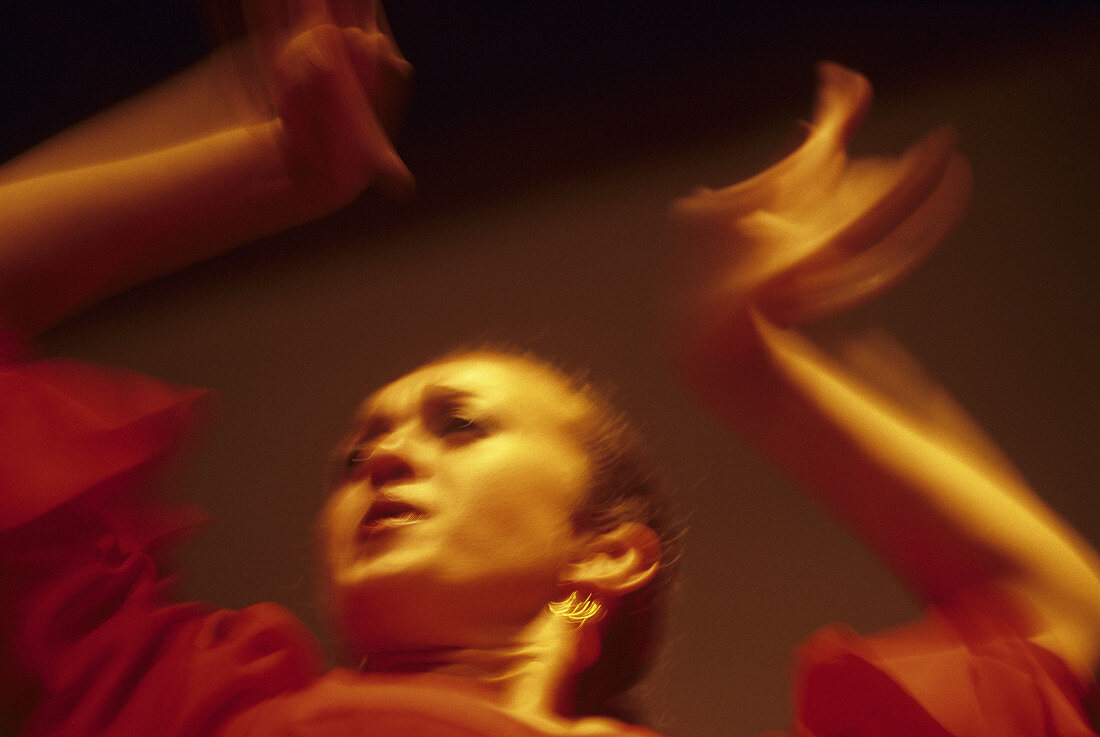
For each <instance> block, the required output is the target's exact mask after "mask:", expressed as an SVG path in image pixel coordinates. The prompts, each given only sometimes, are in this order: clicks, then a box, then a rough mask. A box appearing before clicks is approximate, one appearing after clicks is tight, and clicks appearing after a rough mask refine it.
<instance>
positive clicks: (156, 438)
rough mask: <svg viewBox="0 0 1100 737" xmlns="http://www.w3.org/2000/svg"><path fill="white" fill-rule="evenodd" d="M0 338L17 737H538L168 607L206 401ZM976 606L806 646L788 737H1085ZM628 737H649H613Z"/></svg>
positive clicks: (1030, 661)
mask: <svg viewBox="0 0 1100 737" xmlns="http://www.w3.org/2000/svg"><path fill="white" fill-rule="evenodd" d="M20 353H21V349H20V348H19V347H18V344H16V343H15V342H14V341H12V340H10V339H5V338H4V337H3V336H2V335H0V362H2V364H3V368H2V369H0V499H2V506H0V530H2V532H0V580H2V581H3V585H2V590H0V629H2V631H3V632H2V634H3V643H4V646H3V647H4V649H3V650H0V678H2V685H3V688H2V689H0V691H2V695H0V700H2V701H3V702H4V703H3V705H4V706H5V707H6V709H7V711H8V712H9V713H12V714H16V715H17V717H18V718H22V717H24V716H25V717H26V721H25V726H24V734H25V735H51V736H54V735H64V736H66V737H68V736H70V735H71V736H72V737H76V736H78V735H80V736H91V735H95V736H97V737H98V736H103V735H119V736H125V737H130V736H135V737H136V736H139V735H140V736H141V737H146V736H148V735H157V736H158V737H184V736H187V737H199V736H200V735H211V736H213V735H217V736H218V737H244V736H245V735H255V736H257V737H306V736H307V735H308V736H310V737H322V736H323V737H353V736H354V737H398V736H400V737H419V736H425V737H426V736H429V735H430V736H431V737H460V736H461V737H505V736H508V737H513V736H514V737H542V736H543V735H544V733H543V732H542V731H540V730H538V729H536V728H534V727H531V726H528V725H526V724H524V723H521V722H519V721H517V720H515V719H513V718H512V717H509V716H507V715H505V714H503V713H502V712H500V711H499V710H497V709H496V708H494V707H493V706H492V705H491V704H490V703H489V701H488V700H487V699H485V698H481V697H480V696H479V694H478V693H477V691H476V689H473V688H471V687H470V686H467V685H463V684H461V683H459V682H456V681H452V680H450V679H444V678H434V677H424V676H411V677H410V676H400V677H396V676H395V677H379V676H367V675H363V674H359V673H355V672H352V671H348V670H344V669H339V668H338V669H335V670H329V671H328V672H325V669H324V666H323V663H322V660H321V658H320V656H319V654H318V651H317V647H316V644H315V642H314V639H313V636H312V635H311V634H310V633H309V632H308V631H307V630H306V629H305V627H304V626H303V625H302V624H301V623H299V622H298V620H296V619H295V618H294V616H293V615H291V614H290V613H289V612H288V611H287V610H285V609H283V608H282V607H280V606H278V605H275V604H259V605H256V606H253V607H249V608H247V609H244V610H242V611H227V610H216V609H212V608H210V607H207V606H206V605H203V604H195V603H191V604H173V603H171V601H170V598H169V597H168V595H167V594H168V591H167V589H168V586H169V585H168V583H167V582H166V581H165V580H163V579H161V578H159V577H158V575H157V555H158V553H159V551H161V550H162V549H163V547H164V543H166V542H170V541H171V539H172V538H173V537H174V536H177V535H178V534H179V532H180V530H181V529H183V528H185V527H187V526H188V524H189V523H190V522H193V521H194V519H195V517H194V516H193V515H186V514H180V513H176V512H173V513H171V514H164V513H163V512H159V511H156V510H155V509H154V508H153V507H151V506H149V505H147V504H146V503H145V502H144V501H143V500H142V499H141V497H140V495H139V494H140V491H141V489H143V488H145V487H147V486H148V485H149V484H150V483H151V481H152V478H153V477H155V474H156V473H157V471H158V469H159V468H160V467H161V466H162V465H163V464H164V462H165V461H166V460H167V459H168V458H169V457H170V456H171V454H172V453H173V451H175V450H176V449H177V448H179V447H180V445H181V444H183V443H185V442H186V440H187V438H188V437H189V436H190V435H191V433H192V431H193V427H194V425H195V421H196V417H197V415H199V414H200V413H201V406H202V402H203V396H204V395H203V392H201V391H196V390H191V389H180V388H175V387H169V386H165V385H163V384H160V383H158V382H155V381H153V380H151V379H148V378H145V377H142V376H138V375H135V374H130V373H127V372H123V371H117V370H110V369H103V368H99V367H94V366H89V365H86V364H81V363H78V362H75V361H63V360H49V361H34V362H30V361H24V360H22V358H21V356H20ZM999 611H1000V610H999V609H997V608H996V607H994V606H992V604H991V603H990V602H988V601H981V600H979V601H976V602H973V603H972V604H970V605H967V606H966V607H963V608H960V610H958V611H953V612H946V613H945V612H933V613H930V614H929V616H928V618H926V619H925V620H923V621H922V622H921V623H918V624H917V625H914V626H912V627H910V628H907V629H904V630H898V631H896V632H894V633H891V634H888V635H885V636H880V637H874V638H860V637H858V636H856V635H854V634H852V633H849V632H846V631H844V630H842V629H840V628H832V629H828V630H825V631H823V632H821V633H819V634H817V635H816V636H814V637H813V638H811V639H810V640H809V642H808V643H807V644H806V645H805V646H804V647H803V649H802V652H801V656H800V665H799V669H798V676H797V682H796V698H795V702H796V704H795V706H796V717H795V723H794V725H793V727H792V731H791V735H792V736H793V737H841V736H842V735H843V736H844V737H861V736H863V737H947V736H949V735H951V736H954V737H963V736H965V737H1055V736H1057V737H1077V736H1079V735H1090V736H1093V737H1095V735H1096V732H1094V731H1093V730H1092V729H1091V728H1090V727H1089V724H1088V719H1087V717H1086V715H1085V704H1086V703H1095V701H1094V700H1095V697H1096V693H1097V688H1096V684H1095V683H1082V682H1080V681H1079V680H1078V679H1077V678H1075V677H1074V676H1073V675H1072V674H1071V673H1070V671H1069V670H1068V668H1067V667H1066V666H1065V665H1064V664H1063V663H1062V662H1061V661H1059V660H1058V659H1057V658H1056V657H1055V656H1054V655H1052V654H1051V653H1050V652H1049V651H1047V650H1044V649H1043V648H1041V647H1039V646H1037V645H1034V644H1032V643H1030V642H1028V641H1027V640H1026V639H1024V638H1022V637H1020V636H1019V635H1018V634H1017V633H1016V631H1015V630H1014V628H1013V627H1012V624H1011V623H1010V622H1006V621H1004V619H1003V616H1001V615H999V614H998V613H997V612H999ZM622 734H623V736H624V737H627V736H629V735H635V737H643V736H645V735H648V736H649V737H655V736H654V735H653V733H652V732H648V731H647V730H643V729H640V728H636V727H629V726H627V725H623V726H622Z"/></svg>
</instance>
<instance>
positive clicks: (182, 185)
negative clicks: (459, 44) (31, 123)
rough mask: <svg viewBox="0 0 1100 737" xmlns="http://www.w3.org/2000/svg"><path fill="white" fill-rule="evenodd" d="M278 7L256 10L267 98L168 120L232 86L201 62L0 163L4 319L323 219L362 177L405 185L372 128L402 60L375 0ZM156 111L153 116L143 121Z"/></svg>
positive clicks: (393, 97) (39, 319)
mask: <svg viewBox="0 0 1100 737" xmlns="http://www.w3.org/2000/svg"><path fill="white" fill-rule="evenodd" d="M281 5H283V4H281V3H278V2H276V0H263V2H260V3H258V4H257V6H256V7H257V8H258V10H259V13H258V15H260V16H262V19H263V20H262V22H260V23H258V26H259V29H258V30H257V32H256V33H255V34H254V44H255V50H256V53H255V55H254V56H255V58H256V59H257V60H258V62H259V63H258V67H259V69H260V73H259V74H258V75H257V77H258V78H259V79H261V80H262V82H263V87H264V88H265V89H266V90H267V93H268V95H269V98H270V106H269V107H265V106H261V107H258V108H253V109H252V110H250V111H248V112H247V113H246V114H245V115H242V116H239V117H235V118H230V117H221V118H218V117H217V116H213V117H211V116H199V120H198V122H195V123H194V124H191V125H178V124H164V123H163V121H164V120H165V119H166V117H171V116H172V115H173V114H178V115H180V116H192V115H194V114H195V111H194V103H195V102H196V101H203V100H204V95H208V94H209V92H210V90H211V89H212V85H211V84H210V82H211V80H212V79H213V77H212V76H211V75H215V74H218V73H222V80H224V79H225V77H224V74H223V73H224V71H225V69H226V65H225V64H224V63H222V62H217V61H213V62H208V63H207V64H206V65H205V67H204V69H203V70H200V71H197V72H195V73H193V74H191V75H187V76H185V77H183V78H181V79H179V80H176V81H175V82H173V83H171V84H170V85H169V86H167V87H165V88H164V89H162V90H159V91H156V92H154V93H151V94H148V95H146V96H143V98H141V99H140V100H138V101H136V102H134V103H130V104H128V105H125V106H123V108H122V109H120V110H119V111H117V112H116V113H113V114H108V115H105V116H103V117H101V118H100V119H99V120H98V121H95V122H93V123H92V124H90V125H88V126H86V127H85V128H84V129H83V130H81V131H78V132H76V133H73V134H70V135H64V136H62V137H61V138H60V139H59V140H57V141H55V142H53V143H51V142H47V143H46V144H44V145H43V147H42V149H41V150H40V151H35V152H31V153H30V154H29V155H27V156H23V157H20V158H19V159H16V160H15V161H14V162H12V163H11V164H10V165H8V166H7V167H5V168H4V169H0V328H6V329H9V330H15V331H17V332H21V333H24V334H33V333H36V332H38V331H40V330H42V329H44V328H46V327H49V326H50V325H52V324H54V323H56V322H57V321H59V320H61V319H63V318H64V317H66V316H68V315H70V314H72V313H73V312H75V311H77V310H79V309H81V308H83V307H85V306H87V305H89V304H91V303H93V302H95V301H97V300H99V299H103V298H105V297H107V296H110V295H112V294H115V293H117V292H119V291H122V290H124V289H126V288H128V287H131V286H133V285H136V284H138V283H141V282H143V281H145V280H148V279H151V278H153V277H155V276H158V275H161V274H164V273H168V272H170V271H173V270H176V269H179V268H181V267H183V266H186V265H188V264H190V263H193V262H196V261H199V260H202V259H204V258H207V257H209V256H211V255H214V254H216V253H219V252H221V251H224V250H227V249H229V248H232V247H234V246H237V245H240V244H242V243H244V242H247V241H249V240H253V239H255V238H258V237H261V236H264V235H268V234H270V233H274V232H276V231H279V230H282V229H284V228H287V227H291V226H294V225H297V224H300V223H303V222H306V221H308V220H311V219H313V218H316V217H320V216H322V215H325V214H327V213H329V212H332V211H334V210H336V209H338V208H339V207H341V206H343V205H344V204H346V203H347V202H349V201H350V200H351V199H353V198H354V197H356V196H357V195H358V194H359V193H360V192H362V191H363V189H365V188H366V187H368V186H374V187H377V188H379V189H381V190H383V191H386V192H391V193H398V192H401V191H403V190H407V189H408V188H409V187H411V184H412V178H411V175H410V174H409V172H408V170H407V169H406V168H405V166H404V164H403V163H402V162H401V160H400V158H399V157H398V155H397V154H396V152H395V151H394V149H393V146H392V145H391V143H390V140H389V135H388V133H387V131H386V128H385V126H383V124H382V122H381V120H387V121H388V120H390V119H392V118H393V117H395V116H394V114H393V113H394V110H395V109H396V108H398V107H399V106H400V98H401V97H402V93H403V88H404V85H405V83H406V82H407V79H408V77H409V72H410V67H409V65H408V64H407V62H405V61H404V59H403V58H402V57H401V56H400V54H399V53H398V51H397V49H396V47H395V46H394V45H393V43H392V41H391V40H390V39H389V37H388V36H387V35H386V34H385V33H384V32H383V28H384V26H382V27H380V26H379V22H378V15H377V12H376V9H375V7H374V4H373V3H371V2H363V3H358V4H353V3H351V2H334V3H326V2H323V1H322V0H301V2H297V3H292V4H290V5H289V6H288V7H287V8H283V7H281ZM353 5H354V7H353ZM360 5H361V6H362V7H358V6H360ZM276 11H278V12H276ZM272 17H277V20H270V18H272ZM223 89H224V87H223ZM230 94H233V93H230ZM153 120H157V121H161V124H160V125H158V126H152V127H150V126H147V125H146V122H147V121H153ZM138 131H141V132H142V135H136V132H138Z"/></svg>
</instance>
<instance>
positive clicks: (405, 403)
mask: <svg viewBox="0 0 1100 737" xmlns="http://www.w3.org/2000/svg"><path fill="white" fill-rule="evenodd" d="M439 396H445V397H446V396H450V397H455V398H458V399H462V400H469V401H471V402H476V403H479V404H482V405H485V406H487V407H489V408H495V409H500V410H508V411H510V412H514V413H516V414H527V413H535V414H536V415H539V416H541V417H544V418H546V419H553V420H558V421H561V422H570V421H572V420H575V419H576V418H577V417H578V416H579V414H580V413H581V412H582V408H581V403H580V401H579V399H578V398H577V397H576V396H575V392H573V391H571V390H570V389H569V388H568V386H567V385H566V384H565V382H564V381H563V380H562V379H560V378H558V377H556V376H554V375H553V374H552V373H551V372H550V371H549V370H546V369H542V368H540V367H538V366H533V365H529V364H527V363H524V362H523V361H522V360H521V359H511V358H505V357H493V356H486V357H481V356H475V357H469V358H458V359H455V360H451V361H445V362H441V363H433V364H429V365H427V366H424V367H421V368H419V369H417V370H415V371H413V372H412V373H409V374H406V375H405V376H402V377H401V378H399V379H397V380H396V381H394V382H392V383H390V384H387V385H386V386H384V387H382V388H381V389H379V390H378V391H376V392H375V393H374V394H372V395H371V396H369V397H367V399H366V400H365V401H364V402H363V405H362V408H361V414H364V415H365V414H403V413H410V412H415V411H416V410H417V408H418V407H419V406H420V405H422V404H423V403H424V402H425V401H426V400H428V399H430V398H435V397H439Z"/></svg>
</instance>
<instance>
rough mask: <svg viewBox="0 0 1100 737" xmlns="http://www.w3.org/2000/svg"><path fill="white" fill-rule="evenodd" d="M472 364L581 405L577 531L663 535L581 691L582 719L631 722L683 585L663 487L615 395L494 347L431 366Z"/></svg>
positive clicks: (676, 530)
mask: <svg viewBox="0 0 1100 737" xmlns="http://www.w3.org/2000/svg"><path fill="white" fill-rule="evenodd" d="M470 358H488V359H494V360H504V361H513V362H517V363H519V364H521V365H524V366H527V367H529V368H533V369H535V370H537V371H540V372H542V373H543V374H545V375H546V376H548V377H549V378H551V379H552V380H554V381H555V382H556V383H558V384H559V385H561V386H562V388H563V389H564V390H566V391H568V392H569V393H571V394H572V395H573V396H574V397H576V398H578V399H579V400H581V402H582V403H583V405H584V411H583V412H582V413H581V417H580V419H579V420H578V421H577V422H576V425H575V427H574V428H573V431H574V432H575V433H576V438H577V441H578V443H579V445H580V447H581V448H582V450H583V451H584V452H585V454H586V456H587V458H588V462H589V464H590V470H591V479H590V486H589V489H588V493H587V494H586V495H585V497H584V499H583V500H582V503H581V505H580V506H579V507H578V509H577V510H576V512H575V515H574V520H575V523H576V524H577V526H578V528H580V529H588V530H593V531H599V530H605V529H606V530H610V529H613V528H614V527H615V526H617V525H619V524H621V523H623V522H638V523H640V524H643V525H645V526H646V527H649V528H650V529H651V530H653V531H654V532H655V533H656V534H657V537H658V540H659V541H660V545H661V558H660V564H659V566H658V569H657V572H656V575H655V576H654V577H653V579H652V580H651V581H650V582H649V583H648V584H646V585H645V586H643V587H641V588H640V589H637V590H635V591H633V592H631V593H629V594H627V595H626V596H624V597H623V599H622V600H621V601H619V602H618V605H617V607H616V610H615V612H614V613H613V614H612V616H611V617H610V619H609V620H608V621H606V622H604V624H603V629H604V632H603V639H602V649H601V653H600V657H599V659H598V660H597V661H596V662H595V663H594V664H593V665H592V666H591V667H590V668H588V670H587V671H585V672H584V673H583V674H582V676H581V679H580V682H579V684H578V689H577V703H576V711H577V714H578V715H602V716H618V717H626V718H633V717H634V716H635V715H634V714H633V713H632V712H633V709H632V708H631V707H630V705H629V704H627V703H625V702H624V700H623V696H624V695H625V694H626V692H627V691H629V690H630V689H631V688H633V687H634V686H635V685H637V683H638V682H639V681H640V680H641V679H642V677H643V676H645V674H646V673H647V672H648V670H649V668H650V666H651V665H652V664H653V661H654V659H655V657H656V655H657V654H658V652H659V650H660V642H661V634H662V627H663V624H664V615H665V609H666V605H667V601H668V599H669V594H670V592H671V590H672V589H673V587H674V586H675V583H676V580H677V575H676V569H677V564H678V561H679V553H680V539H681V536H682V531H683V530H682V524H681V523H680V522H679V521H678V519H677V518H676V517H675V516H674V515H673V514H672V512H671V510H670V503H669V500H668V496H667V492H666V490H665V487H664V484H663V483H662V481H661V480H660V477H659V475H658V474H657V472H656V467H655V465H654V463H653V461H652V459H651V458H650V455H649V452H648V450H647V449H646V447H645V445H644V443H643V442H642V439H641V436H640V435H639V433H638V432H637V431H635V429H634V428H633V426H632V425H631V424H630V422H629V421H628V420H627V418H626V416H625V415H624V414H623V413H622V412H621V411H619V410H618V409H617V408H616V407H615V406H614V405H613V404H612V403H611V401H610V400H609V399H608V396H609V392H607V391H605V390H602V389H599V388H597V387H596V386H595V385H594V384H593V383H592V382H591V381H589V380H588V379H587V377H586V376H585V375H584V374H570V373H568V372H566V371H564V370H563V369H561V368H560V367H559V366H558V365H556V364H554V363H552V362H550V361H547V360H545V359H543V358H541V357H539V356H537V355H535V354H533V353H530V352H527V351H522V350H516V349H513V348H511V347H501V346H496V345H494V346H487V347H484V346H483V347H475V348H465V349H461V350H456V351H453V352H450V353H447V354H445V355H444V356H441V357H440V358H438V359H436V360H434V361H431V362H430V364H429V365H433V364H442V363H450V362H452V361H460V360H464V359H470Z"/></svg>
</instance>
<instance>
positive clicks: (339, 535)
mask: <svg viewBox="0 0 1100 737" xmlns="http://www.w3.org/2000/svg"><path fill="white" fill-rule="evenodd" d="M364 513H365V510H364V509H363V504H362V502H359V501H357V500H356V498H355V496H354V495H352V494H349V493H348V492H347V491H344V492H340V491H337V492H334V493H333V495H332V496H331V497H329V499H328V501H327V502H325V506H324V507H323V508H322V509H321V513H320V514H319V515H318V517H317V542H318V544H319V546H320V551H321V561H322V563H323V565H324V568H325V569H326V572H328V573H331V572H332V570H333V569H334V567H336V566H339V565H342V564H345V563H347V562H348V559H349V558H350V557H351V556H352V555H353V554H354V551H353V550H352V539H353V538H352V536H351V535H350V533H349V530H351V529H353V528H354V526H355V525H356V524H358V521H359V520H360V519H362V517H363V514H364Z"/></svg>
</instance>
